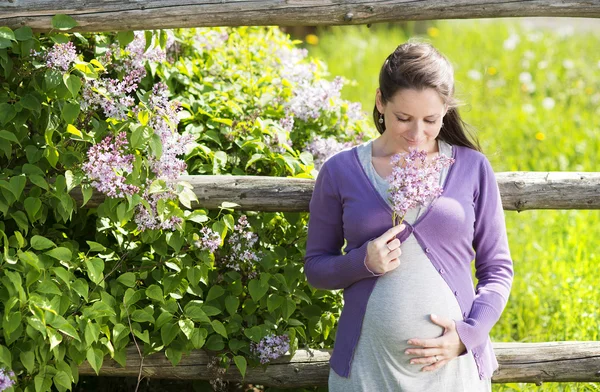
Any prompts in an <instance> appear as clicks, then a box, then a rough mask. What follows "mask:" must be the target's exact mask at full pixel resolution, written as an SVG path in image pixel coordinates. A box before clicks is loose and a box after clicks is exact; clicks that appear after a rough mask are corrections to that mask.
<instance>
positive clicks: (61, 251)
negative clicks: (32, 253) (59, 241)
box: [46, 247, 73, 261]
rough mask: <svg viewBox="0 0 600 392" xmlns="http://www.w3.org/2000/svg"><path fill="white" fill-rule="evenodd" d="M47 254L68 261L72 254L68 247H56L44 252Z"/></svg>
mask: <svg viewBox="0 0 600 392" xmlns="http://www.w3.org/2000/svg"><path fill="white" fill-rule="evenodd" d="M46 254H47V255H48V256H51V257H54V258H55V259H57V260H61V261H69V260H71V257H72V256H73V255H72V253H71V251H70V250H69V249H68V248H64V247H58V248H54V249H52V250H49V251H48V252H46Z"/></svg>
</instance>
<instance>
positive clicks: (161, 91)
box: [148, 82, 193, 185]
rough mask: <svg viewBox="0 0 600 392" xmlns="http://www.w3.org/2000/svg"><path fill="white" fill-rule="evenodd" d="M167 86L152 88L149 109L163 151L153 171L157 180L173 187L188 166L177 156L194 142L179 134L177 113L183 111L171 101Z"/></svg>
mask: <svg viewBox="0 0 600 392" xmlns="http://www.w3.org/2000/svg"><path fill="white" fill-rule="evenodd" d="M168 92H169V90H168V88H167V86H166V85H165V84H164V83H162V82H159V83H157V84H155V85H154V87H153V88H152V95H150V97H149V98H148V107H149V108H150V109H151V110H152V111H153V112H154V113H155V115H153V116H152V118H151V119H150V123H149V125H150V126H151V127H152V128H153V129H154V132H155V133H156V134H157V135H158V136H160V140H161V142H162V146H163V150H162V155H161V156H160V158H159V159H155V158H152V159H151V162H150V164H151V169H152V171H153V172H154V174H156V176H157V178H159V179H163V180H165V181H166V182H167V184H169V185H172V184H174V183H175V181H177V179H178V178H179V177H180V176H181V175H182V174H184V173H185V170H186V168H187V165H186V164H185V162H184V161H183V160H182V159H179V158H177V155H181V154H184V153H185V152H186V150H187V147H188V145H189V144H190V143H191V142H192V141H193V136H192V135H181V134H179V133H178V132H177V124H178V123H179V119H178V118H177V112H178V111H179V110H180V109H181V105H180V104H179V103H178V102H174V101H169V98H168Z"/></svg>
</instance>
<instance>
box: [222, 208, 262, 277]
mask: <svg viewBox="0 0 600 392" xmlns="http://www.w3.org/2000/svg"><path fill="white" fill-rule="evenodd" d="M256 241H258V235H257V234H256V233H253V232H252V231H250V224H249V223H248V218H247V217H246V215H242V216H241V217H240V218H239V219H238V223H237V224H236V225H235V226H234V227H233V233H232V234H231V236H230V237H229V238H228V240H227V243H228V244H229V245H230V246H231V250H230V252H229V254H227V255H226V256H225V257H223V260H222V262H223V263H224V264H225V267H227V268H231V269H234V270H236V271H242V270H246V271H249V270H251V269H252V266H253V265H254V262H256V261H259V260H260V258H259V255H257V254H256V252H255V251H254V250H253V249H252V247H253V246H254V245H255V244H256Z"/></svg>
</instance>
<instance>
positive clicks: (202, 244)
mask: <svg viewBox="0 0 600 392" xmlns="http://www.w3.org/2000/svg"><path fill="white" fill-rule="evenodd" d="M200 234H202V238H200V239H199V240H197V241H196V242H195V245H196V246H197V247H198V248H200V249H202V250H205V249H208V250H209V251H211V252H214V251H215V250H217V249H218V248H219V246H221V236H220V235H219V233H217V232H216V231H214V230H213V229H211V228H209V227H206V226H204V227H203V228H202V229H201V230H200Z"/></svg>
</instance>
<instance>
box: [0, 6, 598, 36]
mask: <svg viewBox="0 0 600 392" xmlns="http://www.w3.org/2000/svg"><path fill="white" fill-rule="evenodd" d="M55 14H68V15H70V16H72V17H73V18H75V20H76V21H77V22H78V23H79V26H77V27H76V28H75V29H73V31H117V30H150V29H165V28H175V27H197V26H252V25H254V26H268V25H277V26H321V25H350V24H369V23H380V22H396V21H402V20H432V19H467V18H499V17H509V16H575V17H600V2H598V1H578V0H572V1H563V0H536V1H526V0H521V1H514V0H479V1H472V0H471V1H469V0H449V1H445V0H429V1H405V0H389V1H374V0H371V1H369V0H362V1H361V0H340V1H327V0H323V1H309V0H296V1H289V0H255V1H240V0H218V1H215V0H203V1H202V0H189V1H185V2H181V1H178V0H145V1H137V0H122V1H93V2H89V1H82V0H5V1H1V2H0V26H8V27H11V28H13V29H15V28H18V27H21V26H25V25H26V26H30V27H31V28H33V29H34V31H48V30H50V26H51V24H50V20H51V19H52V16H54V15H55Z"/></svg>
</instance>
